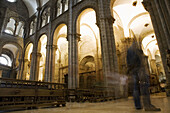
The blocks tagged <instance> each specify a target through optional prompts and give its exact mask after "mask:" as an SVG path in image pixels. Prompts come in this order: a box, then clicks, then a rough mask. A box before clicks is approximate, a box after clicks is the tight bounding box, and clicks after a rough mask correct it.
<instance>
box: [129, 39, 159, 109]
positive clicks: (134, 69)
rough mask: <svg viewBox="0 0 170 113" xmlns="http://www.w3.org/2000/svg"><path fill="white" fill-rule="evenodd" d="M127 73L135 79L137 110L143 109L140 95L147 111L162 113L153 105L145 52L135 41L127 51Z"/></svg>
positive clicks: (134, 90) (134, 89) (134, 92)
mask: <svg viewBox="0 0 170 113" xmlns="http://www.w3.org/2000/svg"><path fill="white" fill-rule="evenodd" d="M126 60H127V66H128V71H127V73H128V74H129V75H131V76H132V79H133V98H134V104H135V108H136V109H142V105H141V100H140V93H141V96H142V100H143V107H144V109H145V111H161V109H160V108H156V107H155V106H154V105H152V104H151V100H150V93H149V89H148V88H149V75H147V74H146V70H145V64H144V62H145V58H144V54H143V51H142V50H141V49H139V46H138V44H137V41H135V40H133V44H132V45H131V46H130V48H129V49H128V51H127V59H126Z"/></svg>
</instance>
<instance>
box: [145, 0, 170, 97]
mask: <svg viewBox="0 0 170 113" xmlns="http://www.w3.org/2000/svg"><path fill="white" fill-rule="evenodd" d="M169 3H170V2H169V1H168V0H143V5H144V7H145V8H146V10H147V11H148V12H149V14H150V16H151V20H152V24H153V27H154V31H155V34H156V38H157V41H158V46H159V50H160V53H161V58H162V63H163V66H164V70H165V74H166V81H167V87H166V88H167V89H166V92H167V96H170V73H169V72H168V68H167V64H166V50H167V49H170V37H169V36H170V21H169V20H170V13H169V7H170V5H169Z"/></svg>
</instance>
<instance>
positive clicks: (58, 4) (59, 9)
mask: <svg viewBox="0 0 170 113" xmlns="http://www.w3.org/2000/svg"><path fill="white" fill-rule="evenodd" d="M56 8H57V16H59V15H61V14H62V2H61V0H58V2H57V6H56Z"/></svg>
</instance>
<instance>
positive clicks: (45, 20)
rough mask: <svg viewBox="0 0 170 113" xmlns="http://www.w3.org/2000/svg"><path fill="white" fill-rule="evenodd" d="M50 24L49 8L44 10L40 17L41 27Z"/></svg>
mask: <svg viewBox="0 0 170 113" xmlns="http://www.w3.org/2000/svg"><path fill="white" fill-rule="evenodd" d="M49 22H50V8H46V9H45V10H44V11H43V13H42V15H41V27H43V26H45V25H46V24H48V23H49Z"/></svg>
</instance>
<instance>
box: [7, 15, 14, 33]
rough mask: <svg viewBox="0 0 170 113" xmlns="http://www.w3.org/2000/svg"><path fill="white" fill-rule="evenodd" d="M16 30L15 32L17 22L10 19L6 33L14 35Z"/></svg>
mask: <svg viewBox="0 0 170 113" xmlns="http://www.w3.org/2000/svg"><path fill="white" fill-rule="evenodd" d="M14 30H15V20H14V19H13V18H10V19H9V22H8V24H7V26H6V29H5V32H6V33H8V34H11V35H14Z"/></svg>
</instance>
